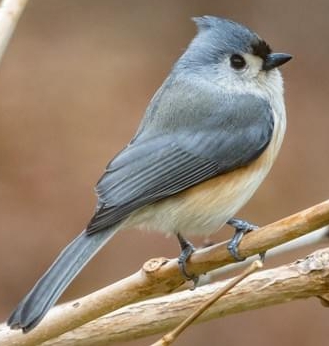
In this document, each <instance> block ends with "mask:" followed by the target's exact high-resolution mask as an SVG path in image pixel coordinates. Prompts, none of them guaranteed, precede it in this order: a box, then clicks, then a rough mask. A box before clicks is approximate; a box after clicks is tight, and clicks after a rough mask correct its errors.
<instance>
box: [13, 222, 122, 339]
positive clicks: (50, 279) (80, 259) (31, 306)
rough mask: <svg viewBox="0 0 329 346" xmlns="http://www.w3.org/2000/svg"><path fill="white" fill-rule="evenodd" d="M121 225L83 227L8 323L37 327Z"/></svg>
mask: <svg viewBox="0 0 329 346" xmlns="http://www.w3.org/2000/svg"><path fill="white" fill-rule="evenodd" d="M116 230H117V227H113V228H110V229H109V230H104V231H99V232H96V233H93V234H90V235H89V234H87V233H86V232H85V231H83V232H82V233H81V234H80V235H79V236H78V237H77V238H75V239H74V240H73V241H72V242H71V243H70V244H69V245H68V246H67V247H66V248H65V249H64V250H63V251H62V252H61V253H60V254H59V256H58V258H57V259H56V260H55V262H54V263H53V265H52V266H51V267H50V268H49V269H48V270H47V272H46V273H45V274H44V275H43V276H42V277H41V279H40V280H39V281H38V282H37V283H36V284H35V286H34V287H33V288H32V290H31V291H30V292H29V293H28V294H27V295H26V297H25V298H24V299H23V300H22V301H21V302H20V303H19V304H18V306H17V308H16V310H14V311H13V313H12V314H11V316H10V317H9V319H8V321H7V324H8V325H9V326H10V327H11V328H12V329H19V328H22V330H23V332H24V333H27V332H28V331H30V330H31V329H33V328H34V327H35V326H36V325H37V324H38V323H39V322H40V321H41V320H42V318H43V317H44V315H45V314H46V313H47V311H48V310H49V309H50V308H51V307H52V306H53V305H54V304H55V303H56V301H57V299H58V298H59V297H60V295H61V294H62V293H63V291H64V290H65V289H66V287H67V286H68V285H69V284H70V283H71V281H72V280H73V279H74V278H75V277H76V276H77V275H78V273H79V272H80V271H81V270H82V268H83V267H84V266H85V265H86V264H87V263H88V262H89V261H90V259H91V258H92V257H93V256H94V255H95V254H96V253H97V252H98V250H100V249H101V248H102V247H103V245H105V244H106V242H107V241H108V240H110V239H111V237H112V236H113V235H114V234H115V232H116Z"/></svg>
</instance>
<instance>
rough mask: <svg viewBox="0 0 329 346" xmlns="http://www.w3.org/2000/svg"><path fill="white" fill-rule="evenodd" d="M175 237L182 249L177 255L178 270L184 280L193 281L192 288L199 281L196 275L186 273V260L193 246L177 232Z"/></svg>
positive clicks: (193, 248)
mask: <svg viewBox="0 0 329 346" xmlns="http://www.w3.org/2000/svg"><path fill="white" fill-rule="evenodd" d="M177 238H178V241H179V245H180V247H181V250H182V251H181V253H180V255H179V257H178V266H179V270H180V272H181V274H182V275H183V276H184V278H185V279H186V280H192V281H193V283H194V287H193V289H194V288H195V287H196V285H197V283H198V281H199V277H198V276H196V275H191V274H188V273H187V271H186V262H187V260H188V259H189V258H190V257H191V255H192V253H193V252H194V251H195V247H194V246H193V244H192V243H191V242H189V241H188V240H186V239H185V238H183V237H182V236H181V235H180V234H179V233H177Z"/></svg>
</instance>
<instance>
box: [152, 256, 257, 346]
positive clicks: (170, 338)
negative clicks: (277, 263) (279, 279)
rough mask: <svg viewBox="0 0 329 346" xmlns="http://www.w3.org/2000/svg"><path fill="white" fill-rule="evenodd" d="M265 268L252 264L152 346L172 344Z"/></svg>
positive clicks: (255, 263) (255, 262)
mask: <svg viewBox="0 0 329 346" xmlns="http://www.w3.org/2000/svg"><path fill="white" fill-rule="evenodd" d="M262 267H263V263H262V262H261V261H260V260H256V261H254V262H252V263H251V265H250V266H249V267H247V268H246V269H245V270H244V271H243V272H242V273H241V274H240V275H238V276H236V277H235V278H234V279H233V280H231V281H229V282H228V283H227V285H225V286H224V287H222V288H219V289H218V290H217V291H215V293H214V294H213V295H212V296H211V297H210V298H209V299H208V300H207V301H205V302H204V303H203V304H202V305H201V306H200V307H199V308H198V309H197V310H195V311H194V312H193V313H192V314H191V315H190V316H189V317H187V318H186V319H185V320H184V321H183V322H182V323H180V324H179V325H178V326H177V327H176V328H175V329H174V330H172V331H171V332H169V333H167V334H166V335H164V336H163V337H162V338H161V339H160V340H158V341H157V342H155V343H154V344H152V345H151V346H167V345H170V344H172V343H173V342H174V341H175V340H176V339H177V338H178V336H179V335H180V334H181V333H182V332H183V331H184V330H185V329H186V328H187V327H188V326H190V325H191V324H192V323H193V322H194V321H195V320H196V319H197V318H198V317H199V316H200V315H201V314H202V313H203V312H205V311H206V310H207V309H208V308H209V307H210V306H211V305H213V304H214V303H215V302H216V301H217V300H218V299H219V298H220V297H222V296H223V295H225V294H226V293H227V292H228V291H230V290H231V289H232V288H233V287H234V286H236V285H237V284H238V283H239V282H241V281H242V280H243V279H245V278H246V277H247V276H249V275H250V274H252V273H254V272H255V271H256V270H258V269H260V268H262Z"/></svg>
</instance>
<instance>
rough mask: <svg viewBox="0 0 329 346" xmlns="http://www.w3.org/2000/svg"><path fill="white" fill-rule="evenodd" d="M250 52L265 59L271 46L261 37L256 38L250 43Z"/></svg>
mask: <svg viewBox="0 0 329 346" xmlns="http://www.w3.org/2000/svg"><path fill="white" fill-rule="evenodd" d="M251 48H252V53H253V54H254V55H257V56H259V57H260V58H262V59H263V60H266V57H267V56H268V55H269V54H271V53H272V49H271V47H270V46H269V45H268V44H267V43H266V42H265V41H264V40H262V39H259V40H257V42H255V43H252V45H251Z"/></svg>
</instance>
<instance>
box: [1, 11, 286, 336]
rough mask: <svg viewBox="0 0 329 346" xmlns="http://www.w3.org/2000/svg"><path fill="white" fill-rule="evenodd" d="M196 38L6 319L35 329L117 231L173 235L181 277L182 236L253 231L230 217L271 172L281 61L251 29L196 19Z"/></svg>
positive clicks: (278, 129) (280, 107)
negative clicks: (91, 204)
mask: <svg viewBox="0 0 329 346" xmlns="http://www.w3.org/2000/svg"><path fill="white" fill-rule="evenodd" d="M194 21H195V22H196V24H197V26H198V34H197V35H196V37H195V38H194V39H193V41H192V42H191V44H190V45H189V46H188V48H187V50H186V51H185V53H184V54H183V55H182V56H181V57H180V59H179V60H178V61H177V62H176V64H175V65H174V67H173V69H172V71H171V73H170V74H169V76H168V77H167V79H166V80H165V82H164V83H163V85H162V86H161V87H160V89H159V90H158V91H157V92H156V94H155V95H154V97H153V99H152V100H151V102H150V104H149V106H148V108H147V110H146V113H145V116H144V118H143V120H142V122H141V125H140V126H139V129H138V131H137V134H136V135H135V137H134V138H133V139H132V140H131V142H130V143H129V144H128V145H127V146H126V147H125V148H124V149H123V150H122V151H121V152H120V153H119V154H118V155H117V156H116V157H115V158H114V159H113V160H112V161H111V162H110V163H109V164H108V166H107V167H106V170H105V173H104V174H103V176H102V177H101V179H100V180H99V182H98V183H97V186H96V192H97V195H98V205H97V208H96V212H95V215H94V216H93V217H92V219H91V221H90V223H89V224H88V226H87V227H86V229H85V230H84V231H83V232H82V233H81V234H80V235H79V236H78V237H77V238H76V239H74V240H73V241H72V242H71V243H70V244H69V245H68V246H67V247H66V248H65V249H64V250H63V251H62V252H61V253H60V255H59V256H58V258H57V259H56V261H55V262H54V263H53V265H52V266H51V267H50V268H49V269H48V271H47V272H46V273H45V274H44V275H43V277H42V278H41V279H40V280H39V281H38V282H37V283H36V284H35V286H34V287H33V288H32V290H31V291H30V292H29V293H28V294H27V296H26V297H25V298H24V299H23V300H22V301H21V302H20V303H19V305H18V307H17V308H16V310H15V311H14V312H13V313H12V315H11V316H10V318H9V319H8V325H9V326H10V327H11V328H13V329H19V328H21V329H22V330H23V331H24V332H28V331H30V330H31V329H32V328H34V327H35V326H36V325H37V324H38V323H39V322H40V321H41V319H42V318H43V317H44V315H45V314H46V313H47V311H48V310H49V309H50V308H51V306H52V305H53V304H54V303H55V302H56V301H57V299H58V298H59V296H60V295H61V294H62V292H63V291H64V290H65V288H66V287H67V286H68V285H69V284H70V282H71V281H72V280H73V279H74V277H75V276H76V275H77V274H78V273H79V272H80V271H81V269H82V268H83V267H84V266H85V265H86V264H87V262H88V261H89V260H90V259H91V258H92V257H93V256H94V255H95V254H96V253H97V251H98V250H99V249H100V248H101V247H102V246H103V245H105V244H106V242H107V241H108V240H109V239H111V238H112V236H113V235H114V234H115V233H116V232H117V231H119V230H122V229H131V228H133V229H136V228H137V229H147V230H160V231H162V232H165V233H169V234H175V235H177V237H178V239H179V242H180V245H181V248H182V253H181V255H180V257H179V264H180V267H181V270H182V273H183V274H185V276H188V274H187V273H186V270H185V263H186V260H187V259H188V258H189V256H190V255H191V253H192V252H193V246H192V245H191V243H189V242H188V241H187V240H185V238H184V236H185V235H190V234H196V235H198V234H199V235H208V234H210V233H213V232H216V231H217V230H218V229H219V228H221V227H222V226H223V225H224V224H225V223H228V224H230V225H232V226H234V227H235V228H236V234H235V236H234V237H233V238H232V240H231V242H230V243H229V250H230V251H231V253H232V255H233V256H234V257H236V258H237V259H240V257H239V254H238V251H237V245H238V243H239V240H240V239H241V236H242V235H243V233H244V232H245V231H246V230H248V229H250V228H252V226H251V225H250V224H248V223H247V222H245V221H242V220H239V219H235V218H233V216H234V215H235V214H236V212H237V211H238V210H239V209H240V208H241V207H242V206H243V205H244V204H245V203H246V202H247V201H248V200H249V199H250V197H251V196H252V195H253V193H254V192H255V191H256V189H257V188H258V186H259V185H260V183H261V182H262V181H263V179H264V178H265V176H266V175H267V173H268V172H269V170H270V168H271V166H272V164H273V162H274V159H275V158H276V156H277V154H278V151H279V149H280V146H281V143H282V139H283V136H284V132H285V127H286V119H285V107H284V100H283V85H282V84H283V83H282V78H281V74H280V72H279V70H278V69H277V67H278V66H280V65H282V64H284V63H285V62H287V61H288V60H290V59H291V56H290V55H288V54H283V53H272V51H271V49H270V47H269V46H268V45H267V43H266V42H265V41H264V40H262V39H261V38H260V37H259V36H258V35H257V34H255V33H254V32H252V31H250V30H249V29H248V28H246V27H244V26H242V25H240V24H237V23H234V22H232V21H229V20H225V19H221V18H217V17H212V16H204V17H200V18H195V19H194Z"/></svg>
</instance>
